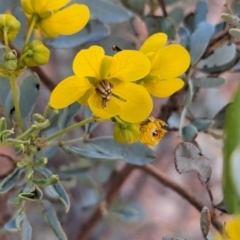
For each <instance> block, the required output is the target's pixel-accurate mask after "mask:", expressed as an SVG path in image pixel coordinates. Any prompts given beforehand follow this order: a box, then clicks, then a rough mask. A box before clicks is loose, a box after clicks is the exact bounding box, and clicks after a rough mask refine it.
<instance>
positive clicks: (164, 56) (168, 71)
mask: <svg viewBox="0 0 240 240" xmlns="http://www.w3.org/2000/svg"><path fill="white" fill-rule="evenodd" d="M189 64H190V56H189V53H188V51H187V50H186V49H185V48H184V47H182V46H181V45H179V44H172V45H169V46H167V47H164V48H162V49H160V50H159V51H158V52H157V54H156V57H155V58H154V60H153V61H152V69H151V72H150V75H155V76H158V77H159V78H161V79H167V78H174V77H177V76H180V75H181V74H183V73H184V72H185V71H186V70H187V69H188V67H189Z"/></svg>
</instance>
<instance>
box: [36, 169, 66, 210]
mask: <svg viewBox="0 0 240 240" xmlns="http://www.w3.org/2000/svg"><path fill="white" fill-rule="evenodd" d="M36 171H38V172H39V173H40V174H42V175H43V176H44V177H46V178H50V177H51V176H52V175H53V173H52V172H51V171H50V170H49V169H47V168H45V167H38V168H36ZM47 188H49V189H50V190H51V192H52V193H54V195H55V196H57V197H58V198H59V200H60V201H61V202H62V204H63V205H64V207H65V211H66V212H68V211H69V209H70V204H71V203H70V200H69V197H68V194H67V193H66V191H65V189H64V187H63V186H62V184H61V183H60V182H59V183H57V184H55V185H51V186H48V187H47Z"/></svg>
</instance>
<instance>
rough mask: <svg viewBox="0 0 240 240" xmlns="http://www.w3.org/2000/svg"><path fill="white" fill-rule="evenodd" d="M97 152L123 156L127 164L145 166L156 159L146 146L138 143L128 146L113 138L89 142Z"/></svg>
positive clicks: (99, 138)
mask: <svg viewBox="0 0 240 240" xmlns="http://www.w3.org/2000/svg"><path fill="white" fill-rule="evenodd" d="M89 143H91V144H92V145H93V146H94V147H95V148H96V149H97V150H99V151H100V152H102V153H105V154H109V155H113V156H122V157H123V158H124V159H125V161H126V162H128V163H132V164H136V165H144V164H147V163H150V162H152V161H153V160H154V159H155V157H156V156H155V153H154V151H153V150H152V149H151V148H150V147H147V146H145V145H142V144H141V143H139V142H137V143H135V144H132V145H126V144H121V143H118V142H116V141H115V140H114V139H113V138H112V137H98V138H93V139H90V140H89Z"/></svg>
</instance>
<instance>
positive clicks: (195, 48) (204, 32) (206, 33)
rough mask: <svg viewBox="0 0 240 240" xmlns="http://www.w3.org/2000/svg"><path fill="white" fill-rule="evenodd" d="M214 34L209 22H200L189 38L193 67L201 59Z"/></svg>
mask: <svg viewBox="0 0 240 240" xmlns="http://www.w3.org/2000/svg"><path fill="white" fill-rule="evenodd" d="M213 33H214V26H213V24H212V23H209V22H201V23H200V24H198V26H197V28H196V30H195V31H194V32H193V33H192V35H191V37H190V55H191V64H192V66H194V65H195V64H196V63H197V62H198V61H199V60H200V58H201V57H202V55H203V53H204V51H205V50H206V48H207V46H208V43H209V41H210V39H211V37H212V35H213Z"/></svg>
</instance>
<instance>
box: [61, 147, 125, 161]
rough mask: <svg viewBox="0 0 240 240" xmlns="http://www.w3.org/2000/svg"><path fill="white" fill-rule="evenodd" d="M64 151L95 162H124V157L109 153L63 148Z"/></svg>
mask: <svg viewBox="0 0 240 240" xmlns="http://www.w3.org/2000/svg"><path fill="white" fill-rule="evenodd" d="M63 150H64V151H66V152H67V153H69V154H72V155H75V156H78V157H84V158H87V159H94V160H105V161H107V160H114V161H116V160H123V158H122V156H120V155H111V154H107V153H101V152H97V151H90V150H86V149H82V148H77V147H67V146H66V147H65V146H64V147H63Z"/></svg>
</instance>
